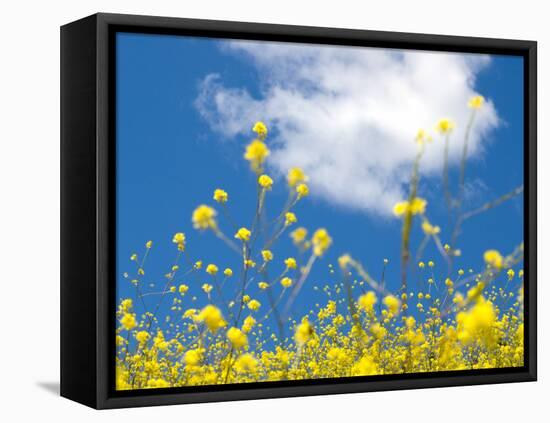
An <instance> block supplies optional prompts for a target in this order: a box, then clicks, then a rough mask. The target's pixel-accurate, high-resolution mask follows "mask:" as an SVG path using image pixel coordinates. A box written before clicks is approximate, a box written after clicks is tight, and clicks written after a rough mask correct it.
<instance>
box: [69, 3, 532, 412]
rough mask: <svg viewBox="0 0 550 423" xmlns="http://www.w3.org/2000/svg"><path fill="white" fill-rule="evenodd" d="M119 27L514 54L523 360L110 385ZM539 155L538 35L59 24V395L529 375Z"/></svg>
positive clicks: (136, 19) (368, 385)
mask: <svg viewBox="0 0 550 423" xmlns="http://www.w3.org/2000/svg"><path fill="white" fill-rule="evenodd" d="M117 31H126V32H128V31H130V32H139V33H153V34H180V35H193V36H204V37H216V38H234V39H251V40H269V41H291V42H305V43H320V44H333V45H351V46H375V47H387V48H400V49H417V50H431V51H451V52H472V53H489V54H502V55H518V56H522V57H523V58H524V122H525V125H524V148H525V154H524V160H525V163H524V169H525V171H524V180H525V194H524V210H525V221H524V234H525V279H524V280H525V287H524V289H525V343H524V344H525V365H524V367H521V368H506V369H490V370H468V371H466V370H465V371H449V372H437V373H423V374H400V375H391V376H389V375H388V376H367V377H354V378H347V379H322V380H309V381H285V382H262V383H251V384H240V385H239V384H234V385H221V386H215V387H192V388H191V387H190V388H187V387H186V388H163V389H154V390H137V391H123V392H121V391H118V392H117V391H115V390H114V359H113V357H114V354H115V352H114V351H115V346H114V340H115V337H114V330H115V329H114V325H115V324H114V322H115V317H114V312H115V282H114V280H115V279H114V278H115V273H114V270H115V269H114V263H115V260H114V258H115V227H114V225H115V199H116V191H115V183H114V181H115V179H114V178H115V155H116V148H115V140H114V136H115V118H114V113H115V89H114V83H115V79H114V66H115V60H114V35H115V34H116V32H117ZM536 150H537V44H536V42H534V41H518V40H504V39H488V38H473V37H457V36H441V35H427V34H410V33H397V32H380V31H365V30H350V29H334V28H317V27H304V26H287V25H272V24H258V23H242V22H223V21H211V20H196V19H179V18H164V17H151V16H132V15H118V14H104V13H99V14H95V15H92V16H89V17H86V18H84V19H81V20H78V21H75V22H72V23H70V24H67V25H65V26H63V27H61V395H62V396H64V397H66V398H69V399H72V400H74V401H78V402H80V403H82V404H85V405H88V406H90V407H94V408H97V409H104V408H119V407H134V406H150V405H164V404H183V403H197V402H210V401H230V400H243V399H259V398H277V397H291V396H304V395H323V394H340V393H351V392H369V391H382V390H398V389H416V388H431V387H443V386H458V385H475V384H489V383H504V382H524V381H534V380H536V378H537V317H536V310H537V303H536V298H537V294H536V291H537V287H536V280H537V256H536V252H537V155H536Z"/></svg>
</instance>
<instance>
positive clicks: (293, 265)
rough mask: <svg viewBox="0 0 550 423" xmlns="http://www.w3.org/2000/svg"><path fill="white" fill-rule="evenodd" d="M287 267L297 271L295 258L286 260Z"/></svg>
mask: <svg viewBox="0 0 550 423" xmlns="http://www.w3.org/2000/svg"><path fill="white" fill-rule="evenodd" d="M285 265H286V267H287V268H288V269H296V267H298V264H297V263H296V259H295V258H294V257H289V258H287V259H286V260H285Z"/></svg>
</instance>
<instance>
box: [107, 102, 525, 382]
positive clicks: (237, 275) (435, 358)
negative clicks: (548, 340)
mask: <svg viewBox="0 0 550 423" xmlns="http://www.w3.org/2000/svg"><path fill="white" fill-rule="evenodd" d="M483 101H484V99H483V97H474V98H472V99H471V100H470V102H469V104H468V106H469V107H470V108H471V118H470V121H469V123H468V127H467V128H466V136H465V139H464V141H463V142H464V153H463V157H462V163H461V168H460V183H459V187H458V193H457V194H456V195H454V196H453V195H452V194H451V189H450V187H449V180H448V172H449V170H448V165H447V160H448V158H447V151H448V149H447V148H445V156H444V157H443V160H444V171H443V187H444V190H445V201H446V204H447V207H448V208H449V210H450V211H452V210H456V211H460V210H461V208H460V204H461V197H462V191H463V189H464V172H465V164H466V158H467V147H468V134H469V130H470V128H471V127H472V125H473V124H474V123H475V116H476V111H477V110H478V109H479V108H480V107H482V106H483ZM453 129H454V123H453V122H452V121H451V120H450V119H441V120H440V121H439V122H438V124H437V132H438V134H439V135H438V140H434V141H433V142H444V143H445V146H446V147H447V145H448V142H449V134H450V133H451V132H452V131H453ZM252 130H253V132H254V133H255V139H254V140H253V141H252V142H251V143H250V144H248V145H247V146H246V149H245V151H244V159H245V160H247V161H248V162H249V164H250V168H251V170H252V172H254V173H255V174H256V176H257V187H256V191H257V202H256V210H255V213H254V215H255V218H254V221H253V222H252V224H251V226H250V227H244V226H243V227H241V226H240V225H237V224H236V223H235V222H236V220H235V219H233V217H232V216H231V212H230V204H231V202H230V196H229V194H228V193H227V192H225V191H224V190H223V189H221V188H220V189H216V190H215V191H214V193H213V198H212V200H213V203H215V204H216V205H215V208H214V207H213V206H210V205H205V204H203V205H199V206H198V207H196V209H195V210H194V211H193V213H192V216H191V221H192V223H193V227H194V229H195V230H198V231H203V232H209V233H211V235H213V236H212V241H215V242H221V243H223V244H225V245H226V247H227V249H228V254H232V255H233V256H234V257H235V258H236V259H235V261H234V263H235V264H234V267H233V268H225V269H221V268H218V266H217V265H216V264H215V263H208V262H202V261H195V260H191V259H190V258H189V257H187V256H186V249H187V245H186V236H185V234H184V233H176V234H174V235H173V239H172V242H173V246H174V253H175V255H176V258H175V260H174V262H173V264H172V266H171V268H169V269H167V273H166V275H165V282H164V283H163V285H164V286H163V288H162V289H161V290H160V291H158V292H153V291H150V290H148V286H147V285H146V284H145V283H144V275H145V270H146V266H147V258H148V255H149V252H150V250H151V249H152V248H154V246H153V242H152V241H148V242H147V243H146V244H145V246H144V250H143V251H142V252H140V253H139V254H137V253H136V254H132V256H131V257H130V264H131V265H132V267H131V268H132V270H131V271H128V272H125V273H124V283H128V284H130V285H131V286H132V287H133V289H134V291H133V292H135V295H134V296H133V297H132V298H120V299H119V303H118V306H117V330H116V345H117V355H116V388H117V389H119V390H127V389H143V388H163V387H178V386H192V385H214V384H226V383H244V382H258V381H283V380H300V379H318V378H335V377H336V378H337V377H349V376H366V375H379V374H399V373H418V372H435V371H443V370H462V369H481V368H499V367H515V366H522V365H523V356H524V353H523V342H524V335H523V271H522V270H521V268H520V267H521V265H522V263H523V245H522V244H521V245H519V246H517V248H516V249H515V250H514V251H511V252H507V253H506V254H504V255H503V254H501V252H499V251H497V250H489V251H486V252H485V254H484V257H483V258H484V262H485V266H484V268H483V269H479V270H478V271H474V270H472V269H468V270H466V271H465V270H463V269H455V267H454V265H453V264H454V263H453V261H454V260H455V259H456V257H457V256H459V255H460V254H461V252H460V251H459V250H458V249H455V248H453V245H454V244H455V242H456V238H457V236H458V233H459V231H460V225H461V224H462V223H463V222H464V221H465V220H467V219H469V218H470V217H473V216H474V215H476V214H479V213H483V212H485V211H487V210H489V209H491V208H493V207H496V206H498V205H499V204H500V203H502V202H504V201H506V200H508V199H510V198H512V197H514V196H516V195H519V194H521V192H522V190H523V187H519V188H516V189H515V190H513V191H511V192H510V193H508V194H506V195H504V196H502V197H500V198H499V199H497V200H495V201H493V202H490V203H487V204H485V205H483V206H482V207H480V208H478V209H475V210H473V211H468V212H466V213H462V212H460V213H459V214H458V218H457V219H456V222H455V225H454V230H453V231H452V233H451V234H449V235H448V236H446V237H445V238H443V234H442V233H441V229H440V227H438V226H437V225H436V224H435V223H433V222H431V221H430V220H429V218H428V214H429V213H428V207H427V202H426V200H424V199H423V198H420V197H419V196H418V195H417V189H418V186H419V184H420V172H419V169H420V167H421V165H422V156H423V153H424V150H425V149H426V148H429V145H430V143H431V142H432V139H431V136H430V135H429V134H428V133H427V132H425V131H423V130H421V131H419V132H418V134H417V136H416V139H415V141H416V142H417V143H418V153H417V156H416V158H415V161H414V165H413V169H412V175H411V179H410V187H409V194H408V198H406V199H405V200H404V201H402V202H399V203H398V204H396V205H395V207H394V210H393V212H394V214H395V215H396V216H398V217H399V218H400V219H401V221H402V232H401V233H402V236H401V240H400V241H399V242H400V245H401V258H400V261H401V262H400V263H398V264H397V265H399V266H400V267H401V274H400V280H399V286H400V288H399V289H398V290H397V291H395V292H390V291H388V289H387V287H386V286H387V285H388V284H387V283H386V281H385V280H384V273H382V278H381V279H380V280H376V279H375V278H373V277H372V276H371V274H370V273H369V272H368V271H367V269H366V268H365V267H364V266H363V265H362V264H361V262H360V261H359V260H357V259H356V258H354V257H352V256H351V255H349V254H344V255H342V256H340V258H339V259H338V263H334V264H333V265H332V264H331V265H330V266H331V268H333V270H331V274H332V275H333V276H334V277H335V279H336V280H335V281H334V283H333V284H332V285H326V286H325V287H324V288H322V289H320V290H321V291H322V292H323V294H324V295H325V297H326V301H325V302H324V303H322V304H319V305H318V306H316V307H314V309H311V310H310V311H309V312H308V313H306V314H305V315H303V316H300V318H298V319H296V320H295V319H292V318H291V317H289V316H290V311H291V310H292V306H293V304H294V302H295V301H296V298H297V296H298V295H299V293H300V292H301V291H302V289H304V290H306V291H305V292H303V294H304V295H307V290H310V289H312V288H311V286H312V282H311V281H310V280H309V279H308V277H309V276H310V273H311V270H312V268H313V267H314V266H315V265H316V263H317V262H318V261H319V260H320V259H321V258H322V257H323V255H325V253H326V252H327V250H329V249H330V248H331V245H332V236H337V234H331V233H330V232H329V230H327V229H326V228H318V229H316V230H315V231H313V232H312V233H308V231H307V230H306V228H304V227H302V226H298V222H297V216H296V215H295V213H294V212H293V208H294V206H295V205H296V204H297V203H298V202H301V201H307V197H308V194H309V186H308V177H307V175H306V174H305V173H304V172H303V171H302V170H301V169H299V168H292V169H289V170H288V175H287V181H286V184H287V186H288V200H287V202H286V204H285V205H284V207H283V208H282V210H281V211H280V212H279V213H278V215H277V217H276V218H275V219H273V220H271V221H268V220H267V219H266V218H265V207H266V198H267V197H268V196H269V195H270V191H271V189H272V186H273V184H274V181H273V179H272V178H271V177H270V176H269V175H268V174H266V173H265V165H266V161H267V160H268V158H269V155H270V151H269V148H268V145H267V142H266V138H267V135H268V129H267V127H266V125H265V124H263V123H262V122H257V123H256V124H255V125H254V127H253V129H252ZM301 218H302V217H301ZM222 223H223V225H222ZM328 224H330V222H328ZM226 228H231V229H226ZM413 231H422V234H423V240H422V243H421V244H420V246H419V247H418V250H417V251H418V252H417V254H416V256H415V257H420V259H422V257H423V256H422V251H423V249H424V248H425V247H426V245H427V244H428V243H434V245H435V246H436V247H437V250H438V251H439V253H440V256H438V259H437V260H438V264H439V260H441V263H443V266H437V267H436V265H435V263H434V261H435V258H432V259H431V260H427V261H420V260H414V262H413V257H412V254H411V245H410V244H411V233H412V232H413ZM260 233H263V234H264V236H263V238H262V240H263V239H266V241H265V242H262V245H260V246H258V245H257V244H258V242H255V241H258V240H259V239H260V238H258V235H259V234H260ZM265 234H268V236H265ZM283 237H286V238H288V237H290V238H291V240H292V242H293V244H294V246H295V255H294V256H289V257H284V258H280V257H275V254H274V253H273V246H274V245H275V244H276V243H277V242H278V241H280V240H281V239H282V238H283ZM442 239H446V240H447V241H448V243H444V242H443V241H442ZM237 258H238V259H237ZM387 266H390V263H389V261H388V260H387V259H385V260H384V263H383V268H384V270H385V269H386V268H387ZM413 266H414V267H417V270H418V272H419V273H420V275H422V278H423V283H422V285H421V286H420V285H419V283H418V282H417V281H416V280H415V282H414V284H413V283H411V279H412V278H410V276H409V275H410V269H411V268H412V267H413ZM440 268H442V269H444V271H443V272H442V273H441V272H436V269H440ZM192 273H198V274H201V276H202V278H203V279H204V280H205V283H204V284H203V285H202V287H201V289H202V292H203V296H202V298H198V299H196V301H190V300H189V297H188V290H189V286H188V285H187V284H186V283H185V281H186V279H187V280H188V277H189V275H191V274H192ZM274 274H276V275H277V276H273V275H274ZM421 287H422V289H421ZM147 297H153V298H154V299H155V302H156V304H155V306H154V307H149V308H147V307H146V302H145V301H144V299H145V298H147ZM149 304H150V303H149ZM198 304H200V306H198ZM497 304H498V305H497ZM165 308H168V309H169V311H168V313H167V314H163V315H162V317H160V316H161V315H160V310H161V309H165ZM138 309H139V310H142V311H143V312H141V313H139V314H138V313H137V312H136V310H138Z"/></svg>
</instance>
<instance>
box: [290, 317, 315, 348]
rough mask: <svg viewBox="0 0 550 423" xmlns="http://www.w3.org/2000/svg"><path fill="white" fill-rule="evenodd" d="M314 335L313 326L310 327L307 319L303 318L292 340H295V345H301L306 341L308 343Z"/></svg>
mask: <svg viewBox="0 0 550 423" xmlns="http://www.w3.org/2000/svg"><path fill="white" fill-rule="evenodd" d="M314 334H315V330H314V329H313V326H312V325H311V323H309V320H308V319H307V317H304V318H303V319H302V323H300V324H299V325H298V327H297V328H296V333H295V334H294V339H295V340H296V343H297V344H299V345H303V344H305V343H306V342H307V341H309V340H310V339H311V337H312V336H313V335H314Z"/></svg>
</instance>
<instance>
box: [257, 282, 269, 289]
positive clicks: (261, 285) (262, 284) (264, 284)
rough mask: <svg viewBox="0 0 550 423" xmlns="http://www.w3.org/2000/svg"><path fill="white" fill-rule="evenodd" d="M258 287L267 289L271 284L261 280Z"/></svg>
mask: <svg viewBox="0 0 550 423" xmlns="http://www.w3.org/2000/svg"><path fill="white" fill-rule="evenodd" d="M258 287H259V288H260V289H267V288H269V284H268V283H267V282H260V283H258Z"/></svg>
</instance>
